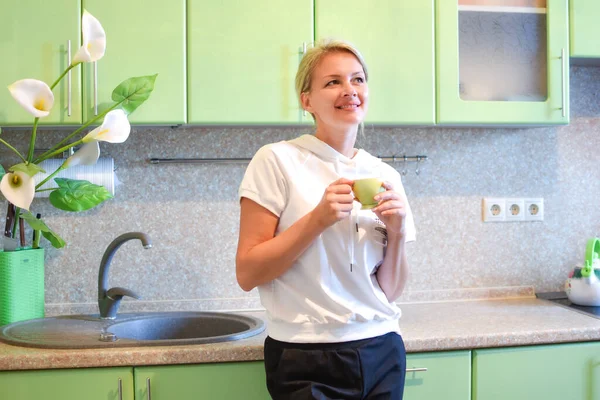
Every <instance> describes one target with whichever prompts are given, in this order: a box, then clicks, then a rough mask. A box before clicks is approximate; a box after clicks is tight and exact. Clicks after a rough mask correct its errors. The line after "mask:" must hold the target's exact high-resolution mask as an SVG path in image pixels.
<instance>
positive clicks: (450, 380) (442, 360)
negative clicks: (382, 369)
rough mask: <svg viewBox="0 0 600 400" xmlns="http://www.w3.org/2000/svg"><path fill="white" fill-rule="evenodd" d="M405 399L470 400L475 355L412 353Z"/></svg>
mask: <svg viewBox="0 0 600 400" xmlns="http://www.w3.org/2000/svg"><path fill="white" fill-rule="evenodd" d="M404 398H405V399H406V400H422V399H444V400H470V399H471V352H470V351H449V352H434V353H413V354H408V355H407V357H406V382H405V386H404Z"/></svg>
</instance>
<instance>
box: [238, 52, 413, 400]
mask: <svg viewBox="0 0 600 400" xmlns="http://www.w3.org/2000/svg"><path fill="white" fill-rule="evenodd" d="M367 77H368V75H367V68H366V65H365V63H364V61H363V59H362V56H361V55H360V53H359V52H358V51H357V50H356V49H355V48H353V47H352V46H351V45H350V44H348V43H345V42H341V41H328V42H324V43H321V44H318V45H317V46H315V47H314V48H312V49H310V50H309V51H308V52H307V53H306V55H305V56H304V57H303V59H302V61H301V63H300V66H299V69H298V73H297V75H296V91H297V92H298V95H299V100H300V103H301V105H302V108H303V109H304V110H306V111H308V112H310V113H311V114H312V116H313V118H314V120H315V125H316V130H315V133H314V135H304V136H301V137H299V138H296V139H294V140H291V141H282V142H278V143H273V144H269V145H267V146H264V147H263V148H261V149H260V150H259V151H258V152H257V153H256V155H255V156H254V158H253V159H252V161H251V163H250V165H249V166H248V169H247V171H246V175H245V176H244V179H243V181H242V184H241V186H240V192H239V194H240V198H241V200H240V205H241V214H240V237H239V243H238V250H237V257H236V275H237V280H238V283H239V285H240V286H241V288H242V289H244V290H246V291H249V290H252V289H253V288H255V287H258V290H259V294H260V298H261V302H262V304H263V306H264V307H265V309H266V312H267V332H268V337H267V339H266V341H265V350H264V352H265V353H264V356H265V369H266V373H267V387H268V389H269V393H270V394H271V396H272V397H273V399H294V400H295V399H402V393H403V389H404V375H405V366H406V353H405V349H404V343H403V342H402V338H401V336H400V331H399V325H398V319H399V318H400V310H399V309H398V308H397V307H396V305H395V304H394V303H393V301H394V300H395V299H396V298H398V296H399V295H400V294H401V293H402V290H403V288H404V285H405V283H406V279H407V275H408V263H407V260H406V252H405V248H404V246H405V243H406V242H407V241H411V240H414V237H415V229H414V223H413V219H412V214H411V212H410V208H409V205H408V202H407V200H406V195H405V193H404V189H403V187H402V183H401V181H400V175H399V174H398V172H397V171H395V170H394V169H393V168H392V167H391V166H389V165H387V164H384V163H382V162H381V160H379V159H378V158H375V157H373V156H371V155H370V154H368V153H367V152H366V151H364V150H362V149H361V150H357V149H355V148H354V144H355V141H356V135H357V132H358V130H359V127H360V128H362V122H363V120H364V117H365V114H366V112H367V106H368V97H369V96H368V94H369V92H368V85H367ZM360 177H379V178H380V179H381V180H382V181H383V184H382V185H383V187H384V188H385V191H384V192H382V193H380V194H378V195H377V196H376V198H375V199H376V200H377V201H378V205H377V206H376V207H375V208H373V209H371V210H361V207H360V204H358V203H357V202H355V198H354V195H353V193H352V184H353V182H354V180H355V179H357V178H360Z"/></svg>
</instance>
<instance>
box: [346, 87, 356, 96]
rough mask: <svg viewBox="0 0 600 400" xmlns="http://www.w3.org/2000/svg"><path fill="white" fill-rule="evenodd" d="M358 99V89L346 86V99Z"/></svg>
mask: <svg viewBox="0 0 600 400" xmlns="http://www.w3.org/2000/svg"><path fill="white" fill-rule="evenodd" d="M346 96H348V97H356V96H357V93H356V89H355V88H354V86H352V85H346V86H345V87H344V97H346Z"/></svg>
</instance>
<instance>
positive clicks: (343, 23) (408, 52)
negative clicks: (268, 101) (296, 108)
mask: <svg viewBox="0 0 600 400" xmlns="http://www.w3.org/2000/svg"><path fill="white" fill-rule="evenodd" d="M433 12H434V0H421V1H418V2H416V1H414V0H383V1H379V0H378V1H377V7H374V6H373V4H372V3H371V2H368V1H360V0H349V1H348V0H315V33H316V39H317V40H320V39H323V38H333V39H343V40H347V41H349V42H351V43H352V44H354V45H355V46H356V47H357V48H358V50H359V51H360V52H361V54H362V55H363V57H364V59H365V62H366V64H367V68H368V72H369V81H368V83H369V111H368V113H367V118H366V121H365V122H366V123H374V124H388V125H395V124H396V125H433V124H435V66H434V52H435V51H434V48H435V46H434V26H433V22H434V14H433Z"/></svg>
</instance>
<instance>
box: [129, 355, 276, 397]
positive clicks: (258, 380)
mask: <svg viewBox="0 0 600 400" xmlns="http://www.w3.org/2000/svg"><path fill="white" fill-rule="evenodd" d="M134 380H135V398H136V400H146V399H149V398H152V399H153V400H173V399H198V400H204V399H206V400H217V399H218V400H240V399H244V400H268V399H270V398H271V397H270V396H269V393H268V392H267V386H266V377H265V368H264V364H263V362H262V361H256V362H234V363H220V364H198V365H173V366H165V367H138V368H135V370H134ZM149 391H150V393H148V392H149Z"/></svg>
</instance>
